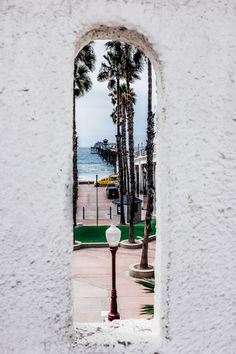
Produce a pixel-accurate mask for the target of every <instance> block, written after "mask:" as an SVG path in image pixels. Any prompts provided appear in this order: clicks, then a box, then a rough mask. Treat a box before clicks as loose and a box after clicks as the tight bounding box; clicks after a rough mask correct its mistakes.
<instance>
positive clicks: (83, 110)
mask: <svg viewBox="0 0 236 354" xmlns="http://www.w3.org/2000/svg"><path fill="white" fill-rule="evenodd" d="M104 43H106V41H101V40H98V41H95V44H94V49H95V53H96V69H95V70H94V72H93V73H91V75H90V76H91V79H92V82H93V87H92V89H91V91H89V92H88V93H86V94H85V95H84V96H83V97H80V98H76V120H77V132H78V142H79V146H80V147H82V146H93V145H94V144H95V143H96V142H97V141H102V140H103V139H105V138H106V139H108V140H109V141H110V142H115V134H116V126H115V124H114V123H113V122H112V119H111V117H110V114H111V113H112V110H113V107H112V104H111V98H110V97H109V96H108V93H109V92H108V89H107V82H98V81H97V75H98V72H99V69H100V66H101V62H102V61H103V55H104V54H105V47H104ZM153 79H154V75H153ZM133 87H134V90H135V93H136V95H137V97H136V105H135V123H134V134H135V136H134V139H135V145H136V146H137V145H138V144H140V143H143V144H145V141H146V118H147V69H146V67H145V70H144V71H143V72H142V74H141V80H136V82H135V84H134V85H133ZM155 91H156V89H155V79H154V80H153V92H155ZM154 97H156V95H154ZM153 106H154V108H153V110H154V112H155V106H156V103H155V101H153Z"/></svg>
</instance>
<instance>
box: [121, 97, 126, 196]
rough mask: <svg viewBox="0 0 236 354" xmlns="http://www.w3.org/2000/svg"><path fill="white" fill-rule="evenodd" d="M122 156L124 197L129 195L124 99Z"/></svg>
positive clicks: (123, 105)
mask: <svg viewBox="0 0 236 354" xmlns="http://www.w3.org/2000/svg"><path fill="white" fill-rule="evenodd" d="M121 109H122V156H123V171H124V176H123V178H124V185H123V191H124V195H126V193H127V167H126V166H127V155H126V113H125V100H124V99H122V105H121Z"/></svg>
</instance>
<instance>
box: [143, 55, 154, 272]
mask: <svg viewBox="0 0 236 354" xmlns="http://www.w3.org/2000/svg"><path fill="white" fill-rule="evenodd" d="M147 60H148V118H147V210H146V216H145V225H144V238H143V245H142V255H141V261H140V268H141V269H148V236H149V233H150V231H151V220H152V213H153V202H154V195H155V185H154V177H153V172H154V164H153V152H154V136H155V132H154V114H153V112H152V64H151V62H150V60H149V59H147Z"/></svg>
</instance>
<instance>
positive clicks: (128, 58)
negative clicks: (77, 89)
mask: <svg viewBox="0 0 236 354" xmlns="http://www.w3.org/2000/svg"><path fill="white" fill-rule="evenodd" d="M124 52H125V54H124V64H123V65H124V70H125V78H126V86H127V117H128V138H129V139H128V140H129V175H130V194H129V195H130V198H129V199H130V215H129V226H130V227H129V243H135V239H134V205H135V190H136V188H135V172H134V108H133V101H132V90H131V87H130V84H131V83H133V81H134V80H135V79H140V77H139V75H138V74H139V73H140V72H141V71H142V70H143V53H142V52H141V51H140V50H139V49H137V48H135V47H132V46H130V45H129V44H125V45H124Z"/></svg>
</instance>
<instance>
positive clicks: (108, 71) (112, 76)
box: [98, 42, 125, 225]
mask: <svg viewBox="0 0 236 354" xmlns="http://www.w3.org/2000/svg"><path fill="white" fill-rule="evenodd" d="M106 47H107V46H106ZM107 49H108V48H107ZM122 54H123V53H122V50H121V43H119V42H117V44H116V46H115V49H114V50H113V51H108V52H107V54H106V55H104V56H103V57H104V59H105V62H102V64H101V68H100V71H99V74H98V81H102V82H103V81H108V89H109V90H111V89H114V85H116V107H117V112H116V127H117V134H116V144H117V156H118V167H119V181H120V224H121V225H124V224H125V217H124V204H123V202H124V201H123V196H124V188H123V166H122V165H123V162H122V149H121V132H120V117H121V111H120V81H121V79H122V76H123V69H122Z"/></svg>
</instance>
